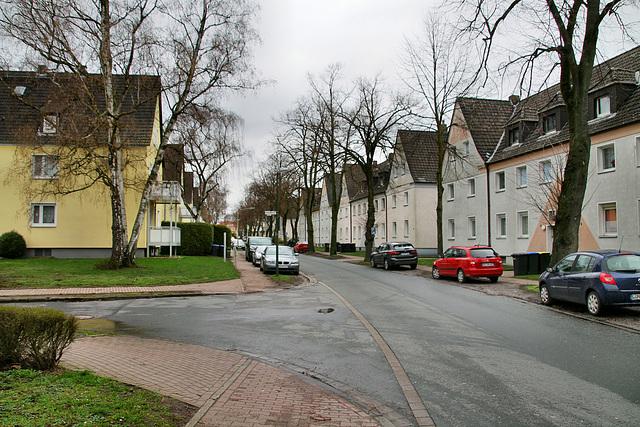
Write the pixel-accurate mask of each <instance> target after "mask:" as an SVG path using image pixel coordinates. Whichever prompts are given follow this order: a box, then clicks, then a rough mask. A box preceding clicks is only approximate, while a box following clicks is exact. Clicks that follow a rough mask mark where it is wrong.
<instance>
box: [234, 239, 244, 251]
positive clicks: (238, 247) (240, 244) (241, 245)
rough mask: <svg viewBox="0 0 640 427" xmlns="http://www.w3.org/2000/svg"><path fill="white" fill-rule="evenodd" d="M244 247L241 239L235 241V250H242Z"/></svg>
mask: <svg viewBox="0 0 640 427" xmlns="http://www.w3.org/2000/svg"><path fill="white" fill-rule="evenodd" d="M244 247H245V245H244V240H242V239H237V240H236V248H237V249H244Z"/></svg>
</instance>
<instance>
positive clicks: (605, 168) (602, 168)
mask: <svg viewBox="0 0 640 427" xmlns="http://www.w3.org/2000/svg"><path fill="white" fill-rule="evenodd" d="M609 148H611V149H613V164H609V165H606V164H605V163H606V160H605V158H604V153H605V150H607V149H609ZM609 163H610V162H609ZM615 170H616V146H615V144H613V143H611V144H603V145H602V146H599V147H598V173H609V172H613V171H615Z"/></svg>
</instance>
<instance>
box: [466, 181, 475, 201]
mask: <svg viewBox="0 0 640 427" xmlns="http://www.w3.org/2000/svg"><path fill="white" fill-rule="evenodd" d="M475 195H476V179H475V178H471V179H469V180H467V197H473V196H475Z"/></svg>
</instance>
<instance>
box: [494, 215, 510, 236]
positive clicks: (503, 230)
mask: <svg viewBox="0 0 640 427" xmlns="http://www.w3.org/2000/svg"><path fill="white" fill-rule="evenodd" d="M496 226H497V227H498V229H497V232H498V237H499V238H503V239H504V238H505V237H507V215H506V214H503V213H501V214H497V215H496Z"/></svg>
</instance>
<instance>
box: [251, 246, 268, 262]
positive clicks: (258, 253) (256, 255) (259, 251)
mask: <svg viewBox="0 0 640 427" xmlns="http://www.w3.org/2000/svg"><path fill="white" fill-rule="evenodd" d="M267 247H268V246H267V245H259V246H256V248H255V250H254V251H253V261H251V263H252V264H253V265H254V266H256V267H258V266H259V265H260V258H262V255H263V254H264V250H265V249H267Z"/></svg>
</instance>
